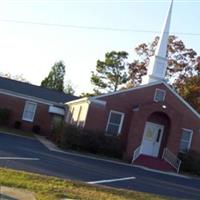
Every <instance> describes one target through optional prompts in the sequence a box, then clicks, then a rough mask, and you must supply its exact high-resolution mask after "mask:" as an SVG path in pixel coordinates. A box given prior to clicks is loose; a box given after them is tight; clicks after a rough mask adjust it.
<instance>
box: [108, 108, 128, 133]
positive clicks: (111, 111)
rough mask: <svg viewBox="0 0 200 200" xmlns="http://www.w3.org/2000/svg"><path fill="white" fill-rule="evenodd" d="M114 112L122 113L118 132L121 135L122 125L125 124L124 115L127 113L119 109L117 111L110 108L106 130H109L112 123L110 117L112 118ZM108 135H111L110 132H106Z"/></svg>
mask: <svg viewBox="0 0 200 200" xmlns="http://www.w3.org/2000/svg"><path fill="white" fill-rule="evenodd" d="M112 113H116V114H120V115H121V121H120V124H119V129H118V133H117V135H119V134H121V129H122V125H123V122H124V115H125V114H124V113H123V112H119V111H115V110H110V113H109V117H108V121H107V125H106V132H107V130H108V126H109V124H110V118H111V114H112ZM106 135H110V134H106Z"/></svg>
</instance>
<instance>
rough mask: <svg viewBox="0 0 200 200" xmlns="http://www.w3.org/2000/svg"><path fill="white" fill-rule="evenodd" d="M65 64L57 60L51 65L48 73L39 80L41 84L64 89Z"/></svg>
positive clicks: (60, 89)
mask: <svg viewBox="0 0 200 200" xmlns="http://www.w3.org/2000/svg"><path fill="white" fill-rule="evenodd" d="M64 76H65V65H64V64H63V62H62V61H59V62H57V63H55V64H54V65H53V67H52V68H51V71H50V72H49V75H48V76H47V77H46V78H45V79H44V80H43V81H42V82H41V86H43V87H47V88H50V89H55V90H58V91H63V90H64Z"/></svg>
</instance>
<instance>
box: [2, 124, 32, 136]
mask: <svg viewBox="0 0 200 200" xmlns="http://www.w3.org/2000/svg"><path fill="white" fill-rule="evenodd" d="M0 132H8V133H11V134H12V133H13V134H16V135H21V136H26V137H34V134H33V133H32V132H29V131H22V130H19V129H14V128H7V127H3V126H1V127H0Z"/></svg>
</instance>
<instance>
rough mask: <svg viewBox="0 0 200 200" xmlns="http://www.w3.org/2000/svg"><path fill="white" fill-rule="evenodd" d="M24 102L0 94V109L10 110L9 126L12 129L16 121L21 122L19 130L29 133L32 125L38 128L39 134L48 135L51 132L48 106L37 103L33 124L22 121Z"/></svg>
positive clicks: (50, 117) (20, 99)
mask: <svg viewBox="0 0 200 200" xmlns="http://www.w3.org/2000/svg"><path fill="white" fill-rule="evenodd" d="M33 102H34V101H33ZM25 103H26V100H25V99H22V98H17V97H13V96H9V95H4V94H0V108H7V109H10V110H11V118H10V121H9V126H10V127H14V124H15V122H16V121H20V122H21V129H22V130H26V131H31V130H32V127H33V125H38V126H40V129H41V134H44V135H48V134H49V133H50V130H51V121H52V116H51V114H49V113H48V109H49V106H48V105H45V104H42V103H37V109H36V113H35V117H34V121H33V122H28V121H24V120H22V115H23V111H24V106H25Z"/></svg>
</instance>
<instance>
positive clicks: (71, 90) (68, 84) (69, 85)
mask: <svg viewBox="0 0 200 200" xmlns="http://www.w3.org/2000/svg"><path fill="white" fill-rule="evenodd" d="M64 93H66V94H71V95H74V93H75V90H74V88H73V85H72V83H71V81H67V82H66V84H65V88H64Z"/></svg>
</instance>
